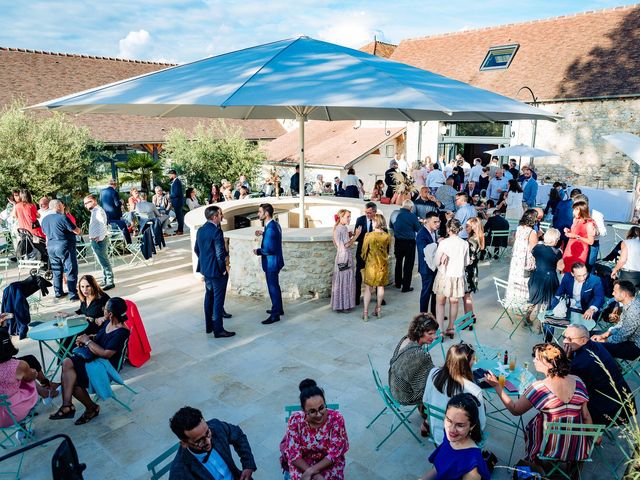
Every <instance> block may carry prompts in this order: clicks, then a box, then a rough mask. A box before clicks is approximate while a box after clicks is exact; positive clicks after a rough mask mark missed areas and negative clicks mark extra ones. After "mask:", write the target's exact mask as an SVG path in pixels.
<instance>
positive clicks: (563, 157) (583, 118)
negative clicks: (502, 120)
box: [512, 98, 640, 189]
mask: <svg viewBox="0 0 640 480" xmlns="http://www.w3.org/2000/svg"><path fill="white" fill-rule="evenodd" d="M539 107H540V108H542V109H544V110H547V111H551V112H554V113H557V114H559V115H562V117H563V118H562V119H561V120H559V121H558V122H556V123H552V122H545V121H539V122H538V128H537V133H536V147H539V148H543V149H545V150H551V151H553V152H556V153H558V154H560V156H558V157H544V158H536V159H535V160H534V164H535V166H536V170H537V171H538V175H539V176H540V175H541V176H542V177H545V176H549V177H551V179H552V181H555V180H559V181H566V182H568V183H571V184H573V185H585V186H590V187H595V188H622V189H631V188H633V185H634V176H636V175H637V174H638V172H639V171H640V169H639V167H638V166H637V165H636V164H635V163H633V161H631V159H629V157H627V156H626V155H623V154H622V152H620V151H618V150H617V149H616V148H615V147H614V146H612V145H610V144H609V143H608V142H606V141H605V140H604V139H603V138H602V136H603V135H608V134H611V133H617V132H630V133H634V134H638V133H640V99H635V98H630V99H618V100H593V101H580V102H563V103H547V104H544V103H543V104H541V105H539ZM532 126H533V123H532V122H531V121H530V120H527V121H524V120H523V121H517V122H513V132H514V138H513V141H512V143H513V144H516V143H525V144H530V143H531V138H532V137H531V132H532ZM523 160H524V159H523ZM527 162H528V159H527Z"/></svg>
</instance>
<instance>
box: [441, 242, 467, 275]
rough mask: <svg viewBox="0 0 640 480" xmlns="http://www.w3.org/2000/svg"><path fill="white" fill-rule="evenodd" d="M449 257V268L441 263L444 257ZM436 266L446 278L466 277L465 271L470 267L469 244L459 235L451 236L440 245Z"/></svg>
mask: <svg viewBox="0 0 640 480" xmlns="http://www.w3.org/2000/svg"><path fill="white" fill-rule="evenodd" d="M443 255H446V256H447V257H449V261H448V263H447V266H446V267H445V266H444V265H442V264H441V263H440V261H441V259H442V256H443ZM436 265H438V270H439V271H442V272H443V273H444V275H445V276H446V277H464V275H465V269H464V267H466V266H467V265H469V244H468V243H467V241H466V240H463V239H462V238H460V237H459V236H458V235H451V236H449V237H447V238H445V239H444V240H442V241H441V242H440V243H439V244H438V250H436Z"/></svg>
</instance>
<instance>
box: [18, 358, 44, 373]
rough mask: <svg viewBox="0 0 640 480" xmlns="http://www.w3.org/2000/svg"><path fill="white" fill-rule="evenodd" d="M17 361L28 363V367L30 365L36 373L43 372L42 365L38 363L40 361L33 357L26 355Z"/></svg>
mask: <svg viewBox="0 0 640 480" xmlns="http://www.w3.org/2000/svg"><path fill="white" fill-rule="evenodd" d="M16 359H17V360H22V361H23V362H27V365H29V368H33V369H34V370H35V371H36V372H41V371H42V365H40V362H39V361H38V359H37V358H36V357H34V356H33V355H24V356H22V357H16Z"/></svg>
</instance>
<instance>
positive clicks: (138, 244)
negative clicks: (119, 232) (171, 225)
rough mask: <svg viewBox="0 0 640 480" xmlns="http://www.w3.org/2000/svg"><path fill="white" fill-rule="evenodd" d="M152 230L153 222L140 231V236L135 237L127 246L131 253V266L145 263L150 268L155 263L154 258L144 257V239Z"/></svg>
mask: <svg viewBox="0 0 640 480" xmlns="http://www.w3.org/2000/svg"><path fill="white" fill-rule="evenodd" d="M150 228H153V220H149V221H147V222H146V223H145V224H144V225H143V226H142V228H141V229H140V234H139V235H136V236H135V237H133V238H132V239H131V240H132V241H131V243H130V244H128V245H126V248H127V250H128V251H129V253H131V258H130V259H129V261H128V264H129V265H134V264H137V263H144V264H145V265H147V266H149V265H151V264H152V263H153V257H152V258H149V259H146V258H144V255H142V239H143V238H144V235H145V232H146V231H147V230H148V229H150Z"/></svg>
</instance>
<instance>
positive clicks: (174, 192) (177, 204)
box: [169, 170, 184, 235]
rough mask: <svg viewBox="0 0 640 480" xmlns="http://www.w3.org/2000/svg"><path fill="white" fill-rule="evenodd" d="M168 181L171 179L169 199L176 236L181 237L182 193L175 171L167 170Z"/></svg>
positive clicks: (180, 183)
mask: <svg viewBox="0 0 640 480" xmlns="http://www.w3.org/2000/svg"><path fill="white" fill-rule="evenodd" d="M169 179H171V190H170V191H169V198H170V199H171V206H172V207H173V211H174V212H176V221H177V222H178V228H177V230H176V235H182V233H183V230H184V212H183V211H182V207H184V192H183V191H182V182H181V181H180V179H179V178H178V174H177V173H176V171H175V170H169Z"/></svg>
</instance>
